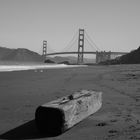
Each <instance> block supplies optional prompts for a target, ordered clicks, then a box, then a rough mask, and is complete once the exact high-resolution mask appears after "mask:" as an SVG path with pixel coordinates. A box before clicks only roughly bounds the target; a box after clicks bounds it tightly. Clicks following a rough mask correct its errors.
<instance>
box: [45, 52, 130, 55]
mask: <svg viewBox="0 0 140 140" xmlns="http://www.w3.org/2000/svg"><path fill="white" fill-rule="evenodd" d="M83 53H84V54H97V52H83ZM106 53H107V52H106ZM110 53H111V55H124V54H127V53H128V52H110ZM60 54H78V52H55V53H48V54H47V56H49V55H60Z"/></svg>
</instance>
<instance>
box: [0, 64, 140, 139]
mask: <svg viewBox="0 0 140 140" xmlns="http://www.w3.org/2000/svg"><path fill="white" fill-rule="evenodd" d="M80 89H95V90H98V91H102V92H103V106H102V108H101V109H100V110H99V111H98V112H97V113H95V114H93V115H92V116H90V117H88V118H87V119H85V120H84V121H82V122H81V123H79V124H78V125H76V126H74V127H73V128H72V129H70V130H68V131H66V132H65V133H64V134H62V135H60V136H57V137H47V136H42V135H40V134H39V132H38V130H37V129H36V126H35V122H34V114H35V110H36V108H37V107H38V106H39V105H41V104H44V103H46V102H48V101H51V100H54V99H57V98H59V97H62V96H64V95H69V94H72V93H73V92H74V91H77V90H80ZM0 139H49V140H129V139H130V140H132V139H133V140H138V139H140V65H116V66H89V67H83V68H67V69H53V70H52V69H46V70H45V69H44V70H28V71H17V72H0Z"/></svg>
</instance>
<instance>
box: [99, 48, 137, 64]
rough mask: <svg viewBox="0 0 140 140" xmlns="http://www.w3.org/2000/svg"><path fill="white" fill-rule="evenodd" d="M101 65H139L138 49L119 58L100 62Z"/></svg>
mask: <svg viewBox="0 0 140 140" xmlns="http://www.w3.org/2000/svg"><path fill="white" fill-rule="evenodd" d="M101 64H140V47H139V48H138V49H136V50H133V51H131V52H130V53H128V54H126V55H123V56H121V57H119V58H116V59H113V60H109V61H105V62H101Z"/></svg>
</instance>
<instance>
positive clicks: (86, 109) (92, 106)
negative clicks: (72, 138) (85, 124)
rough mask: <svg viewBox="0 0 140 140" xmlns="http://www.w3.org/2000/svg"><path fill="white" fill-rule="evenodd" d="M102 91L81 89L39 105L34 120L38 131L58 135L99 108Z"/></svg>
mask: <svg viewBox="0 0 140 140" xmlns="http://www.w3.org/2000/svg"><path fill="white" fill-rule="evenodd" d="M101 105H102V93H101V92H97V91H93V90H81V91H78V92H75V93H74V94H73V95H69V96H66V97H62V98H59V99H57V100H54V101H51V102H49V103H46V104H43V105H41V106H39V107H38V108H37V110H36V113H35V121H36V125H37V127H38V129H39V130H40V132H42V133H44V134H47V135H59V134H61V133H63V132H64V131H66V130H68V129H69V128H71V127H72V126H74V125H76V124H77V123H79V122H80V121H82V120H83V119H85V118H86V117H88V116H89V115H91V114H93V113H95V112H96V111H97V110H99V109H100V108H101Z"/></svg>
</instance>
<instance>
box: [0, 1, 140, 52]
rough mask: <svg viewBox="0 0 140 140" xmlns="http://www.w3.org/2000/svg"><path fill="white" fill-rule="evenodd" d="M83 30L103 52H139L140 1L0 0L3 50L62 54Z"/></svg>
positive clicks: (0, 27)
mask: <svg viewBox="0 0 140 140" xmlns="http://www.w3.org/2000/svg"><path fill="white" fill-rule="evenodd" d="M79 28H83V29H85V30H86V32H87V33H88V35H89V36H90V38H91V39H92V40H93V41H94V42H95V43H96V45H97V46H98V47H99V48H100V50H105V51H121V52H123V51H124V52H128V51H131V50H134V49H137V48H138V46H139V45H140V0H0V46H3V47H8V48H27V49H30V50H32V51H36V52H38V53H42V42H43V40H47V41H48V44H49V46H50V47H51V48H52V49H53V50H55V51H61V50H63V48H65V47H66V46H67V45H68V43H69V41H70V40H71V39H72V37H73V36H74V34H75V33H76V32H77V31H78V29H79ZM77 44H78V43H77Z"/></svg>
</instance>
